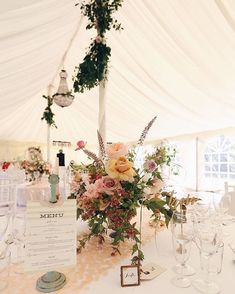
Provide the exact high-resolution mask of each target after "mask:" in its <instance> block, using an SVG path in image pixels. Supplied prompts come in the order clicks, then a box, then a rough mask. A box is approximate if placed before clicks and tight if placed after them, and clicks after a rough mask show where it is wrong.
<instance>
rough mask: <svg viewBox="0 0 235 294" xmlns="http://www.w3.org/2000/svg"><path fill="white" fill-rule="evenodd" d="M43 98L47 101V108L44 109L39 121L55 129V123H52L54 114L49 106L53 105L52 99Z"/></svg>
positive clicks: (48, 97)
mask: <svg viewBox="0 0 235 294" xmlns="http://www.w3.org/2000/svg"><path fill="white" fill-rule="evenodd" d="M42 97H43V98H45V99H47V107H46V108H45V110H44V112H43V115H42V117H41V120H44V119H45V121H46V122H47V124H48V125H49V126H52V127H55V128H57V126H56V124H55V121H54V115H55V114H54V113H53V112H52V110H51V106H52V104H53V98H51V97H50V96H45V95H43V96H42Z"/></svg>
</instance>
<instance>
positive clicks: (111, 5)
mask: <svg viewBox="0 0 235 294" xmlns="http://www.w3.org/2000/svg"><path fill="white" fill-rule="evenodd" d="M122 2H123V0H91V1H89V3H88V1H83V2H82V4H81V7H80V8H81V11H82V14H83V15H85V16H87V17H88V20H89V22H88V25H87V27H86V29H92V28H94V29H96V31H97V35H96V37H95V38H94V39H93V40H92V42H91V44H90V46H89V49H88V52H87V54H86V56H85V57H84V59H83V62H82V63H81V64H80V65H79V66H78V67H76V69H77V74H76V76H75V77H74V84H73V87H74V92H80V93H83V92H84V91H85V90H90V89H92V88H93V87H95V86H98V85H99V132H100V134H101V136H102V138H103V140H104V141H105V130H106V119H105V106H106V91H105V90H106V87H105V81H106V80H107V75H108V62H109V60H110V56H111V48H110V47H109V46H107V44H106V39H105V33H106V31H109V30H110V29H111V28H113V29H115V30H120V29H121V25H120V24H119V23H118V22H117V20H116V19H114V18H113V13H114V12H115V11H117V10H118V8H119V7H121V6H122Z"/></svg>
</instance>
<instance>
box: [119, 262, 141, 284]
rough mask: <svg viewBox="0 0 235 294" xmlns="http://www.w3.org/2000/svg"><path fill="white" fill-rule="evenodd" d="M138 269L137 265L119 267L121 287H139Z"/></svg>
mask: <svg viewBox="0 0 235 294" xmlns="http://www.w3.org/2000/svg"><path fill="white" fill-rule="evenodd" d="M139 285H140V268H139V266H138V265H125V266H121V286H122V287H128V286H139Z"/></svg>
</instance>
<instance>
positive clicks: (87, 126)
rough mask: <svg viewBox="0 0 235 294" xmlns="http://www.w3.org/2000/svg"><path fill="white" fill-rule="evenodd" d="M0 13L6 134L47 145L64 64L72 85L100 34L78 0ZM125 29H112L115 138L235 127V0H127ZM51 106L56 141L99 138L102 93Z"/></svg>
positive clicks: (0, 93)
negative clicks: (47, 117)
mask: <svg viewBox="0 0 235 294" xmlns="http://www.w3.org/2000/svg"><path fill="white" fill-rule="evenodd" d="M1 2H2V3H1V9H0V27H1V31H0V44H1V45H0V64H1V66H0V81H1V86H0V102H1V107H0V125H1V127H0V140H17V141H38V142H46V124H45V121H41V119H40V118H41V116H42V113H43V110H44V108H45V104H46V101H45V99H43V98H42V94H47V87H48V85H49V84H50V83H53V85H54V92H56V90H57V87H58V78H56V79H55V77H57V76H58V72H59V70H60V69H61V68H60V65H61V60H62V58H63V56H64V54H65V52H66V50H67V48H68V47H69V44H70V42H71V39H72V38H73V35H74V34H75V32H76V30H78V31H77V34H76V37H75V39H74V41H73V42H72V46H71V48H70V50H69V51H68V52H67V56H66V59H65V62H64V67H65V69H66V70H67V71H68V74H69V77H70V78H69V85H70V88H71V87H72V75H73V74H74V67H75V66H76V65H78V64H79V62H81V61H82V59H83V57H84V53H85V50H86V48H87V47H88V46H89V43H90V39H91V38H92V37H95V31H86V30H85V26H86V23H87V20H86V19H85V18H82V19H81V14H80V9H79V8H78V7H75V6H74V4H75V3H76V2H77V1H73V0H60V1H58V0H41V1H38V0H21V1H17V0H9V1H1ZM116 17H117V19H118V20H119V21H120V22H121V23H122V26H123V27H124V30H123V31H122V32H116V31H112V32H110V33H109V34H108V35H107V43H108V44H110V45H111V48H112V57H111V63H110V69H109V78H108V83H107V109H106V117H107V118H106V119H107V140H108V141H135V140H137V139H138V137H139V136H140V133H141V131H142V130H143V128H144V127H145V125H146V124H147V123H148V121H149V120H150V119H151V118H152V117H153V116H155V115H157V116H158V118H157V123H156V125H155V126H154V127H153V128H152V130H151V132H150V133H149V136H148V139H149V140H155V139H159V138H164V137H171V136H176V135H181V134H187V133H194V132H201V131H204V130H213V129H219V128H226V127H234V126H235V119H234V117H235V0H144V1H143V0H124V4H123V7H122V8H121V9H120V11H119V12H118V13H117V15H116ZM75 96H76V98H75V101H74V103H73V104H72V105H71V106H70V107H68V108H64V109H62V108H59V107H58V106H56V105H55V106H53V110H54V112H55V114H56V116H55V120H56V123H57V125H58V129H53V131H52V134H51V139H52V140H63V141H66V140H67V141H71V142H72V143H75V142H76V141H77V140H78V139H85V140H87V141H88V142H89V144H96V142H97V139H96V130H97V128H98V126H97V125H98V107H99V104H98V89H94V90H92V91H90V92H86V93H85V94H76V95H75Z"/></svg>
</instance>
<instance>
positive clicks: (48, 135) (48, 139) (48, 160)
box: [47, 124, 51, 162]
mask: <svg viewBox="0 0 235 294" xmlns="http://www.w3.org/2000/svg"><path fill="white" fill-rule="evenodd" d="M50 137H51V127H50V125H49V124H47V162H50V159H51V158H50V157H51V154H50V153H51V152H50V141H51V140H50Z"/></svg>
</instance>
